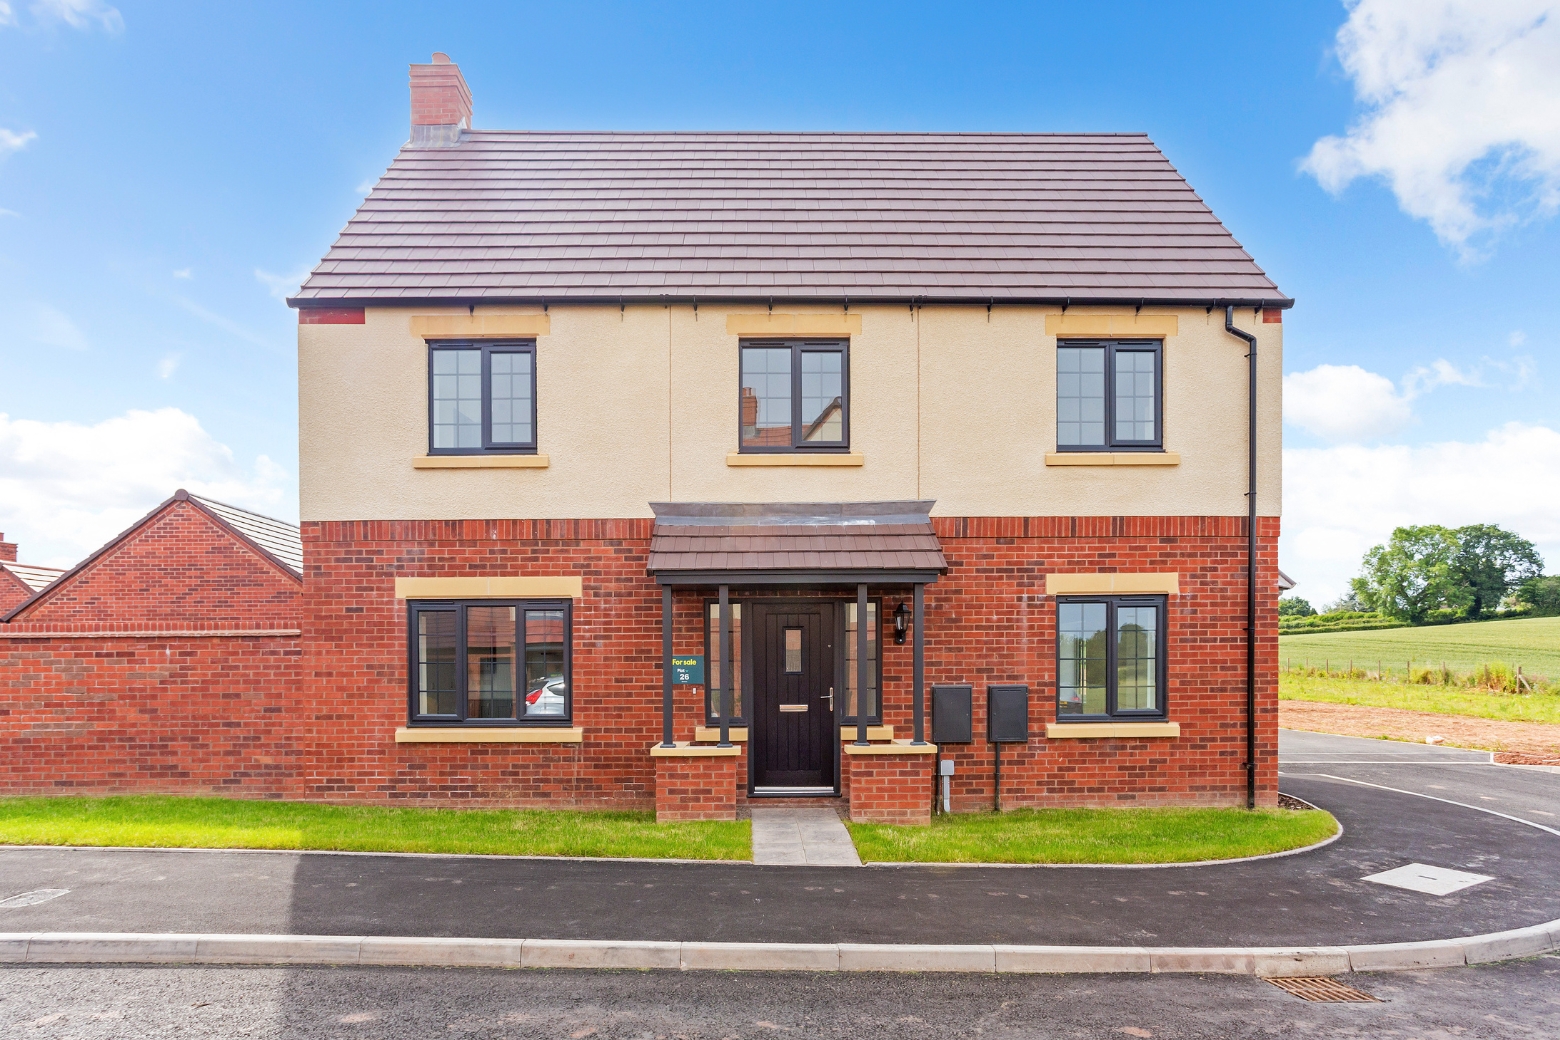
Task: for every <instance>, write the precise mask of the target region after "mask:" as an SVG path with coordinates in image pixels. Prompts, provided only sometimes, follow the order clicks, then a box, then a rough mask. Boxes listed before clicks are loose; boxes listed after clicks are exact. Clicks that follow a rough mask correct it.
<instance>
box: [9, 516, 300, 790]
mask: <svg viewBox="0 0 1560 1040" xmlns="http://www.w3.org/2000/svg"><path fill="white" fill-rule="evenodd" d="M4 566H5V567H6V568H7V569H9V568H10V566H11V565H10V564H5V565H4ZM301 566H302V548H301V545H300V542H299V538H298V529H297V528H296V527H294V526H292V525H289V524H285V523H282V522H280V521H277V520H272V519H270V518H269V517H264V516H260V515H259V514H256V513H253V512H250V511H248V510H244V509H239V508H237V507H235V506H229V505H225V504H224V503H221V502H215V501H212V500H211V499H207V498H203V497H200V496H198V495H192V494H190V493H188V492H186V491H179V492H177V493H176V494H175V495H174V496H173V497H172V498H169V499H168V500H167V501H166V502H163V503H162V504H161V505H159V506H158V507H157V508H156V509H154V510H152V511H151V512H150V513H148V514H147V515H146V516H145V517H143V518H142V519H141V520H139V521H137V522H136V523H135V524H133V525H132V526H131V527H130V528H129V529H127V530H126V531H124V532H123V533H122V534H120V535H118V536H117V537H115V538H113V539H112V540H110V541H109V542H108V543H107V544H105V545H104V546H103V547H102V548H100V549H99V550H97V552H95V553H93V554H92V555H91V556H89V557H87V558H86V559H85V560H83V561H82V562H81V563H80V564H78V565H76V566H75V567H73V568H71V569H70V570H68V571H65V572H63V573H60V574H57V576H55V577H53V579H52V580H51V581H48V582H47V583H46V584H42V585H41V586H40V587H39V588H37V590H36V591H35V592H33V593H32V594H31V595H30V596H28V597H27V598H25V599H24V600H23V601H22V602H20V603H17V604H13V605H12V606H10V607H9V608H7V609H6V611H5V612H4V613H3V614H0V792H3V793H5V794H12V795H14V794H48V793H60V794H82V793H118V792H136V793H151V792H160V793H169V794H198V793H204V794H212V793H223V794H235V795H243V796H248V797H273V798H279V797H282V796H283V795H284V794H286V793H288V792H289V791H290V785H291V783H292V778H293V777H294V776H295V775H296V772H297V769H298V763H299V756H298V750H299V746H300V745H299V744H298V742H297V741H296V739H295V736H294V730H295V726H294V725H293V723H292V719H293V718H294V717H296V716H297V714H298V707H297V698H296V692H297V690H298V689H299V687H300V685H301V678H302V677H301V675H300V673H299V664H300V661H301V658H302V651H301V646H300V636H301V633H302V629H301V626H300V622H299V614H300V608H301V600H302V594H301V586H302V579H301V575H300V568H301Z"/></svg>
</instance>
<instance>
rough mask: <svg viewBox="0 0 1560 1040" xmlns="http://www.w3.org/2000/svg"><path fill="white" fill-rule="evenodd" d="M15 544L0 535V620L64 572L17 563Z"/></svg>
mask: <svg viewBox="0 0 1560 1040" xmlns="http://www.w3.org/2000/svg"><path fill="white" fill-rule="evenodd" d="M16 556H17V546H16V543H15V542H8V541H6V540H5V535H4V534H3V533H0V618H3V617H5V615H6V614H8V613H10V612H11V611H12V610H14V609H15V608H17V607H19V606H21V605H22V604H23V603H25V602H27V601H28V600H30V599H32V598H33V596H34V595H36V594H37V593H39V592H42V591H43V590H44V589H45V588H47V587H48V585H49V582H51V581H53V580H54V579H55V578H58V577H59V576H60V575H61V574H64V573H65V572H64V571H63V570H62V569H60V568H58V567H39V566H37V565H35V564H28V563H18V562H17V560H16Z"/></svg>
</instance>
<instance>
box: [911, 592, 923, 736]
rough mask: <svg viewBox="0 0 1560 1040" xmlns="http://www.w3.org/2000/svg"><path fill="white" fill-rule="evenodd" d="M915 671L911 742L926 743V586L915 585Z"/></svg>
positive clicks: (912, 680) (912, 684)
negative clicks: (913, 725) (913, 726)
mask: <svg viewBox="0 0 1560 1040" xmlns="http://www.w3.org/2000/svg"><path fill="white" fill-rule="evenodd" d="M913 638H914V639H915V666H914V667H915V671H914V672H913V673H912V675H913V678H912V679H911V689H912V690H913V691H914V693H913V696H914V697H915V705H914V708H913V712H914V714H913V718H914V720H915V729H914V735H913V736H912V737H911V740H910V743H912V744H916V745H920V744H925V743H926V586H925V585H917V586H916V587H915V635H914V637H913Z"/></svg>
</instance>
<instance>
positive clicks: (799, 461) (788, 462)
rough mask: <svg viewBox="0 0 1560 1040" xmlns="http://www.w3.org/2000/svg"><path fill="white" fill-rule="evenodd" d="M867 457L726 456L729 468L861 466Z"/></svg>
mask: <svg viewBox="0 0 1560 1040" xmlns="http://www.w3.org/2000/svg"><path fill="white" fill-rule="evenodd" d="M866 461H867V460H866V457H865V456H863V455H859V454H857V453H856V452H850V453H848V454H821V453H820V454H806V453H802V452H798V453H796V454H794V455H788V454H785V453H783V452H775V453H773V454H769V453H757V452H755V453H752V454H744V453H743V452H740V451H733V452H730V453H728V454H727V455H726V465H728V466H860V465H863V464H865V463H866Z"/></svg>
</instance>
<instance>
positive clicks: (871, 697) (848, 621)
mask: <svg viewBox="0 0 1560 1040" xmlns="http://www.w3.org/2000/svg"><path fill="white" fill-rule="evenodd" d="M877 661H878V609H877V604H876V603H872V602H868V603H867V716H868V717H869V718H870V717H871V716H873V715H876V714H877V713H878V690H877ZM845 717H846V718H852V719H853V718H855V717H856V604H855V603H853V602H852V603H847V604H845Z"/></svg>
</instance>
